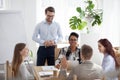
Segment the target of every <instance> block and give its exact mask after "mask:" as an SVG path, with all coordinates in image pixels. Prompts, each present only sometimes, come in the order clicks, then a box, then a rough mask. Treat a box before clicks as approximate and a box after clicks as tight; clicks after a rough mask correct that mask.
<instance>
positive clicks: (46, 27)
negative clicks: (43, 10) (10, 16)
mask: <svg viewBox="0 0 120 80" xmlns="http://www.w3.org/2000/svg"><path fill="white" fill-rule="evenodd" d="M62 38H63V36H62V31H61V28H60V26H59V24H58V23H56V22H54V21H53V22H52V23H51V24H48V23H47V22H46V20H45V21H42V22H41V23H39V24H37V26H36V28H35V31H34V34H33V36H32V39H33V40H34V41H35V42H37V43H39V44H40V46H44V42H45V41H47V40H53V41H54V42H55V43H57V42H59V41H62Z"/></svg>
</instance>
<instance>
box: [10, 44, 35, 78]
mask: <svg viewBox="0 0 120 80" xmlns="http://www.w3.org/2000/svg"><path fill="white" fill-rule="evenodd" d="M28 52H29V49H28V48H27V46H26V44H25V43H18V44H16V45H15V48H14V55H13V60H12V70H13V72H14V80H34V77H33V75H31V74H30V72H29V71H28V69H27V67H26V65H25V63H24V59H25V57H27V56H28Z"/></svg>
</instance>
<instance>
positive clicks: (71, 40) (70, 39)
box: [69, 39, 78, 41]
mask: <svg viewBox="0 0 120 80" xmlns="http://www.w3.org/2000/svg"><path fill="white" fill-rule="evenodd" d="M69 41H78V40H77V39H70V40H69Z"/></svg>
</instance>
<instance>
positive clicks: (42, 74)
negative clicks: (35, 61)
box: [39, 71, 53, 76]
mask: <svg viewBox="0 0 120 80" xmlns="http://www.w3.org/2000/svg"><path fill="white" fill-rule="evenodd" d="M39 75H40V76H52V75H53V72H52V71H51V72H50V71H49V72H48V71H47V72H46V71H40V72H39Z"/></svg>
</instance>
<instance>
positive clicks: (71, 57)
mask: <svg viewBox="0 0 120 80" xmlns="http://www.w3.org/2000/svg"><path fill="white" fill-rule="evenodd" d="M78 37H79V35H78V34H77V33H75V32H72V33H71V34H70V36H69V39H68V40H69V44H70V46H68V47H64V48H62V49H61V50H60V53H59V56H58V59H57V60H56V61H55V66H56V67H57V68H60V61H61V58H62V57H63V56H65V57H66V59H67V60H68V61H73V62H74V64H75V62H76V63H77V64H79V63H81V62H80V61H81V58H80V49H79V48H78V47H77V45H78Z"/></svg>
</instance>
